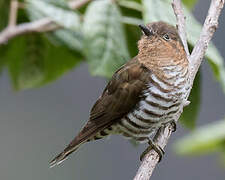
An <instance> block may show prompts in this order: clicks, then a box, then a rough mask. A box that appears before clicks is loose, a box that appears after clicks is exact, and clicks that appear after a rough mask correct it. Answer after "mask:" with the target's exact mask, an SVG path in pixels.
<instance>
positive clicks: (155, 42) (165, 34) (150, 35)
mask: <svg viewBox="0 0 225 180" xmlns="http://www.w3.org/2000/svg"><path fill="white" fill-rule="evenodd" d="M139 27H140V29H141V31H142V32H143V35H142V37H141V40H140V41H139V42H138V49H139V52H140V53H141V52H143V53H146V52H150V53H151V51H153V53H154V51H157V52H158V54H159V55H160V52H161V51H162V53H163V51H165V50H166V51H168V50H170V49H171V48H173V49H174V50H183V44H182V41H181V39H180V37H179V35H178V32H177V29H176V28H175V27H174V26H172V25H169V24H167V23H165V22H162V21H159V22H154V23H149V24H147V25H146V26H145V25H139ZM168 53H169V52H168ZM163 54H164V53H163Z"/></svg>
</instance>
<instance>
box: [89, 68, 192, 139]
mask: <svg viewBox="0 0 225 180" xmlns="http://www.w3.org/2000/svg"><path fill="white" fill-rule="evenodd" d="M164 71H168V72H167V73H168V74H169V78H168V79H160V78H158V77H157V76H156V75H154V74H153V73H152V74H151V77H150V82H149V84H148V86H147V89H145V90H144V91H143V94H142V98H141V100H140V102H139V103H138V104H137V105H136V107H135V108H134V109H133V110H132V111H131V112H129V113H128V114H127V115H125V116H124V117H123V118H122V119H121V120H119V121H118V122H117V123H116V124H114V125H112V126H110V127H109V128H107V129H105V130H103V131H101V132H99V133H97V134H96V135H95V136H94V137H93V139H95V140H96V139H101V138H103V137H105V136H107V135H110V134H122V135H123V136H125V137H127V138H131V139H134V140H136V141H138V142H140V143H144V142H147V141H148V138H149V137H151V136H152V135H153V134H154V133H155V132H156V130H158V129H159V128H160V127H161V126H162V125H164V124H166V123H168V122H172V121H173V120H174V117H175V116H176V114H177V113H178V112H179V111H180V109H181V107H182V103H183V100H184V98H185V96H186V95H187V91H188V87H187V76H188V70H187V68H185V69H183V68H182V67H180V68H179V67H177V66H170V67H165V68H164Z"/></svg>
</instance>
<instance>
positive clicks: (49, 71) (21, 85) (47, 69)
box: [7, 34, 81, 90]
mask: <svg viewBox="0 0 225 180" xmlns="http://www.w3.org/2000/svg"><path fill="white" fill-rule="evenodd" d="M80 60H81V57H74V56H73V55H72V54H71V53H70V52H68V50H67V49H65V48H63V47H61V46H59V47H55V46H53V45H52V44H50V43H49V42H48V41H47V40H46V39H45V38H44V37H43V36H42V35H37V34H30V35H26V36H21V37H17V38H16V39H14V40H13V41H12V42H11V44H10V48H9V50H8V51H7V65H8V69H9V73H10V76H11V79H12V82H13V86H14V88H15V89H16V90H22V89H29V88H34V87H39V86H41V85H43V84H46V83H48V82H50V81H53V80H55V79H57V78H58V77H60V76H61V75H62V74H63V73H65V72H67V71H68V70H70V69H72V68H73V67H74V66H75V65H77V64H78V63H79V62H80Z"/></svg>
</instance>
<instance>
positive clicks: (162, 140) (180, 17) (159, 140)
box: [134, 0, 225, 180]
mask: <svg viewBox="0 0 225 180" xmlns="http://www.w3.org/2000/svg"><path fill="white" fill-rule="evenodd" d="M224 1H225V0H211V4H210V8H209V10H208V15H207V17H206V19H205V22H204V25H203V28H202V32H201V34H200V37H199V40H198V41H197V43H196V45H195V47H194V49H193V51H192V53H191V55H190V56H189V51H188V48H187V40H186V33H185V16H184V14H183V11H182V8H181V2H180V0H173V3H172V6H173V9H174V13H175V15H176V18H177V23H178V32H179V35H180V37H181V39H182V42H183V44H184V47H185V46H186V47H185V51H186V53H187V57H188V60H189V72H190V74H189V79H190V87H192V85H193V82H194V78H195V75H196V73H197V71H198V69H199V66H200V64H201V62H202V60H203V57H204V54H205V51H206V49H207V47H208V45H209V42H210V40H211V39H212V36H213V34H214V32H215V30H216V29H217V27H218V18H219V16H220V13H221V10H222V9H223V6H224ZM189 94H190V90H189V93H188V96H189ZM188 96H187V97H186V99H185V100H186V102H187V103H184V105H183V107H184V106H186V105H188V101H187V98H188ZM182 109H183V108H182ZM182 111H183V110H181V111H180V112H179V113H178V115H177V117H176V118H175V121H178V119H179V117H180V115H181V113H182ZM171 132H172V125H171V124H169V125H166V126H165V127H163V128H160V130H159V131H158V132H157V134H156V137H154V141H155V143H156V144H157V145H159V146H160V147H162V148H163V149H164V147H165V146H166V144H167V142H168V140H169V138H170V135H171ZM158 159H159V157H158V153H157V152H155V151H154V150H151V151H150V152H149V153H148V154H147V155H146V156H145V158H144V160H143V162H142V164H141V166H140V167H139V169H138V172H137V174H136V176H135V177H134V180H149V179H150V177H151V175H152V173H153V170H154V168H155V167H156V165H157V163H158Z"/></svg>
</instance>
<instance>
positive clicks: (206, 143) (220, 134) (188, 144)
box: [175, 119, 225, 155]
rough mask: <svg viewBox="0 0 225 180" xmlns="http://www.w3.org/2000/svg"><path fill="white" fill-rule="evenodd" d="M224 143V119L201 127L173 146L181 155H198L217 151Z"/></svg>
mask: <svg viewBox="0 0 225 180" xmlns="http://www.w3.org/2000/svg"><path fill="white" fill-rule="evenodd" d="M224 141H225V119H223V120H221V121H217V122H213V123H211V124H208V125H205V126H202V127H201V128H199V129H196V130H194V131H193V132H192V133H191V134H190V135H188V136H186V137H184V138H181V139H179V140H178V142H177V143H176V144H175V149H176V152H177V153H179V154H181V155H188V154H199V153H206V152H212V151H215V150H218V149H219V148H220V147H221V145H222V144H223V143H224Z"/></svg>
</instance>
